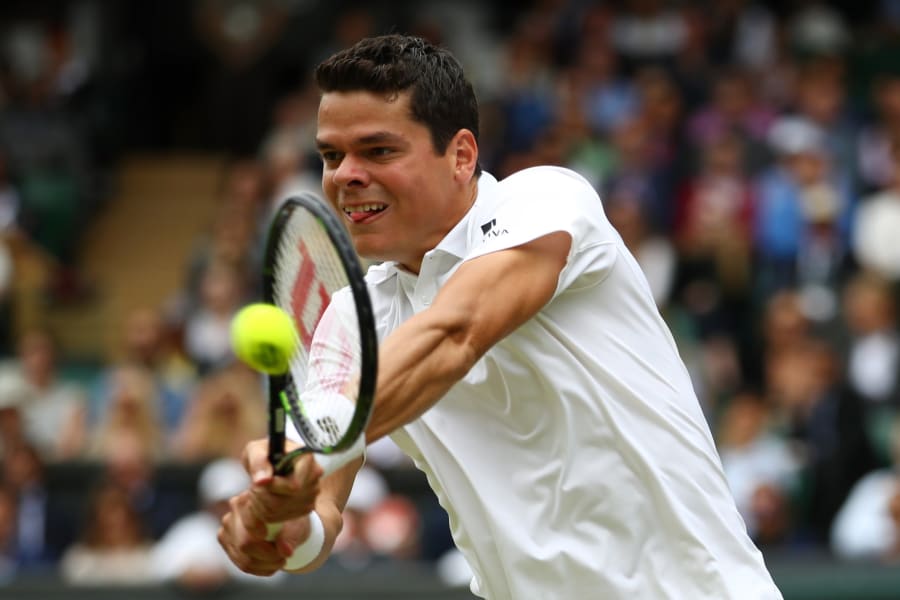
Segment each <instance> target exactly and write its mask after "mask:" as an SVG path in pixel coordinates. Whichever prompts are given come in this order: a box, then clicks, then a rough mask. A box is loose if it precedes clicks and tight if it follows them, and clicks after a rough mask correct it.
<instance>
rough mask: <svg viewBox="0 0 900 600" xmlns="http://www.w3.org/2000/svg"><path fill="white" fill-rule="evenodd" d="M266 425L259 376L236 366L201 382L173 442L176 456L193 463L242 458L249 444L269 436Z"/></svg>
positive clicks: (211, 375)
mask: <svg viewBox="0 0 900 600" xmlns="http://www.w3.org/2000/svg"><path fill="white" fill-rule="evenodd" d="M265 424H266V411H265V402H264V398H263V394H262V386H261V385H260V380H259V376H258V375H257V374H255V373H253V372H251V371H249V370H248V369H246V368H245V367H243V366H241V365H240V364H234V365H232V366H231V367H228V368H226V369H223V370H221V371H218V372H216V373H211V374H210V375H208V376H207V377H206V378H205V379H203V380H202V381H201V382H200V384H199V385H198V387H197V390H196V392H195V393H194V395H193V397H192V398H191V400H190V404H189V406H188V410H187V413H186V414H185V418H184V421H183V422H182V423H181V427H180V428H179V430H178V432H177V434H176V436H175V437H174V439H173V446H172V447H173V453H172V455H173V457H175V458H177V460H180V461H193V462H203V461H209V460H212V459H216V458H224V457H230V458H238V457H240V454H241V451H242V450H243V448H244V445H245V444H246V443H247V442H249V441H250V440H252V439H255V438H258V437H262V436H263V435H265V427H266V425H265Z"/></svg>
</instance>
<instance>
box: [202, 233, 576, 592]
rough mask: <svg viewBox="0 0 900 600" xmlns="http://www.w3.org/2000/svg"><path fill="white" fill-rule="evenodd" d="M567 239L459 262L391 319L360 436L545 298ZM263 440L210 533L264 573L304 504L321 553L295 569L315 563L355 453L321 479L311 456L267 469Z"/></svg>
mask: <svg viewBox="0 0 900 600" xmlns="http://www.w3.org/2000/svg"><path fill="white" fill-rule="evenodd" d="M570 244H571V238H570V237H569V235H568V234H567V233H562V232H559V233H552V234H549V235H546V236H543V237H541V238H538V239H536V240H534V241H532V242H529V243H528V244H525V245H522V246H518V247H516V248H511V249H508V250H502V251H498V252H494V253H492V254H487V255H485V256H482V257H479V258H476V259H472V260H471V261H468V262H466V263H464V264H463V265H462V266H460V268H459V269H458V270H457V271H456V273H454V274H453V276H452V277H450V279H449V280H448V281H447V283H446V284H445V285H444V286H443V287H442V288H441V291H440V292H439V293H438V295H437V297H435V299H434V302H433V303H432V305H431V307H429V308H428V309H427V310H425V311H423V312H421V313H419V314H418V315H416V316H414V317H412V318H411V319H409V320H408V321H406V322H405V323H404V324H403V325H401V326H400V327H398V328H397V329H396V330H395V331H394V332H393V333H392V334H391V335H389V336H388V337H387V339H386V340H385V341H384V343H383V344H382V346H381V349H380V352H379V370H378V382H377V393H376V399H375V409H374V412H373V414H372V420H371V422H370V423H369V427H368V429H367V431H366V439H367V441H368V442H370V443H371V442H374V441H375V440H377V439H379V438H381V437H383V436H385V435H387V434H389V433H391V432H392V431H393V430H395V429H397V428H398V427H401V426H403V425H405V424H407V423H409V422H411V421H413V420H414V419H416V418H417V417H419V416H420V415H421V414H423V413H424V412H425V411H427V410H428V409H429V408H430V407H431V406H433V405H434V404H435V403H436V402H437V401H438V400H439V399H440V398H441V397H442V396H443V395H444V394H445V393H446V392H447V390H449V389H450V387H451V386H453V384H455V383H456V382H457V381H459V380H460V379H462V378H463V377H464V376H465V375H466V373H468V372H469V369H471V368H472V366H473V365H474V364H475V362H476V361H477V360H478V359H479V358H481V356H482V355H484V353H485V352H487V350H488V349H489V348H490V347H491V346H493V345H494V344H495V343H497V342H498V341H500V340H501V339H503V337H505V336H506V335H508V334H509V333H511V332H512V331H514V330H515V329H516V328H518V327H519V326H520V325H522V324H523V323H525V322H526V321H527V320H528V319H530V318H531V317H532V316H534V315H535V314H536V313H537V312H538V311H539V310H540V309H541V308H542V307H543V306H544V305H545V304H546V303H547V302H548V301H549V300H550V298H551V297H552V296H553V292H554V290H555V289H556V285H557V280H558V277H559V273H560V271H561V270H562V268H563V266H564V265H565V261H566V256H567V254H568V251H569V246H570ZM266 448H267V440H259V441H257V442H253V443H251V444H250V446H248V448H247V450H246V451H245V457H244V460H245V465H246V467H247V470H248V472H250V473H251V475H252V476H253V485H252V486H251V488H250V490H248V491H246V492H244V493H242V494H240V495H239V496H236V497H235V498H233V499H232V500H231V512H230V513H229V514H228V515H226V516H225V518H224V519H223V527H222V530H221V531H220V534H219V540H220V542H221V543H222V546H223V547H224V548H225V549H226V551H227V552H228V554H229V556H231V558H232V560H233V561H234V562H235V564H237V565H238V566H239V567H240V568H241V569H242V570H244V571H247V572H248V573H255V574H258V575H267V574H270V573H273V572H275V571H277V570H278V569H280V568H283V566H284V559H285V558H286V557H288V556H290V555H291V552H292V551H293V548H294V547H296V546H297V544H298V543H300V542H302V541H303V540H305V539H306V538H307V537H308V535H309V518H308V516H306V515H307V514H308V513H309V511H310V510H312V509H315V511H316V512H317V513H318V514H319V516H320V517H321V519H322V524H323V526H324V529H325V542H324V546H323V547H322V551H321V552H320V553H319V555H318V556H317V557H316V558H315V559H314V560H313V561H312V562H311V563H309V564H308V565H306V566H305V567H303V568H302V569H299V570H298V571H299V572H306V571H311V570H314V569H316V568H318V567H319V566H321V564H322V563H323V562H325V560H326V558H327V557H328V555H329V554H330V552H331V548H332V546H333V545H334V540H335V538H336V537H337V535H338V533H340V530H341V527H342V524H343V520H342V517H341V512H342V511H343V508H344V505H345V504H346V502H347V497H348V496H349V494H350V489H351V487H352V485H353V479H354V477H355V475H356V472H357V470H358V469H359V467H360V466H361V464H362V460H361V459H358V460H355V461H353V462H351V463H350V464H348V465H346V466H344V467H343V468H341V469H339V470H338V471H336V472H335V473H333V474H332V475H331V476H329V477H325V478H320V477H321V474H322V471H321V468H319V467H318V466H316V465H315V463H314V462H313V458H312V456H311V455H306V456H304V457H302V458H300V459H299V460H298V462H297V464H296V465H295V469H294V473H293V474H292V476H291V477H273V476H272V468H271V465H269V463H268V460H267V452H266ZM266 523H283V524H284V529H283V530H282V532H281V534H280V535H279V537H278V540H277V542H276V543H275V544H271V543H269V542H267V541H265V538H266V526H265V524H266Z"/></svg>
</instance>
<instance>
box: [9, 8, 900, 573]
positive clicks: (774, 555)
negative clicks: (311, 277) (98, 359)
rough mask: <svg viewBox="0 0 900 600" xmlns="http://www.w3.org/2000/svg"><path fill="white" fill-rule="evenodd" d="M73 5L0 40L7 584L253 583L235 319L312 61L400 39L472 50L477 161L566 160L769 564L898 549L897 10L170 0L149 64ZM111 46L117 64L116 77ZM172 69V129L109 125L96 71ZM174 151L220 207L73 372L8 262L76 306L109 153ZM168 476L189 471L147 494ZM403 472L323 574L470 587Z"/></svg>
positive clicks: (298, 124)
mask: <svg viewBox="0 0 900 600" xmlns="http://www.w3.org/2000/svg"><path fill="white" fill-rule="evenodd" d="M13 4H16V3H13ZM51 4H52V3H51ZM63 4H64V5H65V6H66V10H61V9H59V7H57V10H55V11H53V10H51V11H49V13H47V14H43V15H41V16H40V18H37V17H35V16H34V15H30V14H27V11H25V14H24V16H23V14H18V13H17V15H18V16H17V19H12V20H9V21H8V22H7V23H5V24H4V27H3V29H4V31H3V32H2V33H3V38H2V41H3V48H2V49H0V50H2V52H3V63H2V66H0V67H2V70H0V232H2V236H0V237H2V239H3V240H4V244H3V245H0V321H2V325H0V350H2V358H4V359H5V361H4V364H3V365H2V367H0V436H2V437H0V455H2V478H0V582H2V581H4V580H11V579H12V578H14V577H15V576H16V574H18V573H23V572H35V571H38V572H47V571H50V570H52V571H53V572H55V573H58V574H60V575H61V576H62V577H64V578H65V579H66V580H67V581H71V582H83V583H97V582H103V581H106V582H119V583H121V582H130V583H145V582H150V581H169V580H173V579H175V580H178V581H180V582H182V583H184V584H185V585H191V586H199V587H201V588H206V587H209V586H215V585H219V584H221V582H222V581H224V580H228V579H229V578H233V577H237V576H238V575H237V574H236V573H235V572H234V571H233V569H231V568H230V567H229V566H228V565H227V562H226V561H224V559H223V556H222V555H221V553H220V552H219V551H218V550H217V547H216V546H215V544H214V532H215V530H216V528H217V526H216V522H217V517H216V515H217V514H221V510H222V501H223V499H225V498H227V497H228V496H229V495H230V494H231V493H233V492H234V490H236V489H240V488H241V487H242V486H243V485H245V479H244V476H243V475H242V472H241V469H240V468H239V467H237V466H236V464H235V462H234V461H235V459H236V458H237V457H238V456H239V454H240V450H241V448H242V447H243V445H244V444H245V443H246V442H247V441H248V440H250V439H253V438H256V437H260V436H262V435H264V432H265V414H264V410H263V406H264V404H263V401H262V387H261V383H262V382H261V380H260V378H259V377H258V376H257V375H255V374H253V373H252V372H250V371H249V370H248V369H246V368H245V367H243V366H242V365H240V364H239V363H237V362H236V361H235V359H234V357H233V354H232V353H231V350H230V348H229V336H228V328H229V324H230V319H231V317H232V315H233V314H234V313H235V311H236V310H237V309H238V308H239V307H240V306H241V305H243V304H244V303H246V302H248V301H251V300H254V299H256V298H257V297H258V294H259V288H258V285H257V282H258V280H259V262H260V261H259V259H260V252H261V247H262V243H263V238H264V234H265V231H266V226H267V224H268V222H269V218H270V216H271V214H272V211H273V210H274V209H275V208H276V207H277V206H278V204H279V203H280V202H281V201H283V200H284V199H285V198H286V197H288V196H290V195H291V194H292V193H295V192H297V191H300V190H314V191H317V190H319V173H318V171H319V164H318V158H317V155H316V151H315V147H314V144H313V131H314V128H315V111H316V105H317V97H316V92H315V90H314V88H313V87H312V86H311V84H310V81H309V79H310V77H309V67H310V66H311V65H312V64H314V63H315V61H316V60H318V59H320V58H322V57H324V56H325V55H327V54H328V52H330V51H331V50H333V49H336V48H340V47H344V46H346V45H348V44H350V43H352V42H354V41H356V40H357V39H359V38H360V37H363V36H365V35H369V34H376V33H382V32H385V31H394V30H403V31H409V32H413V33H418V34H420V35H422V36H425V37H428V38H429V39H431V40H432V41H435V42H439V43H441V44H443V45H445V46H447V47H449V48H450V49H451V50H452V51H454V53H456V55H457V56H458V57H459V58H460V60H461V61H462V62H463V64H464V66H465V67H466V69H467V71H468V72H469V74H470V77H471V79H472V80H473V83H474V85H475V88H476V92H477V94H478V96H479V100H480V102H481V105H482V109H483V116H482V135H481V140H480V144H481V149H482V157H481V161H482V164H483V166H484V167H485V168H486V169H487V170H488V171H490V172H492V173H494V174H495V175H497V176H498V177H502V176H504V175H506V174H509V173H511V172H513V171H515V170H518V169H521V168H526V167H528V166H531V165H537V164H558V165H563V166H567V167H570V168H572V169H575V170H577V171H578V172H580V173H581V174H582V175H584V176H585V177H586V178H587V179H588V180H589V181H591V182H592V183H593V184H594V185H595V186H596V188H597V189H598V191H599V192H600V195H601V198H602V199H603V204H602V206H600V205H598V206H597V210H598V211H600V210H603V211H605V212H606V214H607V215H608V217H609V218H610V220H611V221H612V222H613V224H614V225H615V226H616V227H617V229H618V231H619V232H620V234H621V235H622V237H623V239H624V240H625V243H626V244H627V245H628V247H629V248H630V249H631V251H632V252H633V253H634V254H635V256H636V257H637V259H638V262H639V263H640V264H641V266H642V267H643V269H644V271H645V273H646V275H647V278H648V281H649V283H650V287H651V289H652V291H653V294H654V296H655V298H656V300H657V303H658V305H659V308H660V310H661V312H662V314H663V315H664V316H665V318H666V319H667V321H668V322H669V324H670V326H671V328H672V330H673V332H674V334H675V337H676V341H677V343H678V345H679V348H680V350H681V353H682V356H683V358H684V359H685V362H686V363H687V365H688V368H689V370H690V372H691V375H692V377H693V380H694V384H695V387H696V390H697V392H698V395H699V398H700V400H701V403H702V405H703V408H704V410H705V413H706V415H707V417H708V420H709V424H710V427H711V429H712V431H713V434H714V437H715V439H716V442H717V444H718V447H719V451H720V454H721V457H722V461H723V464H724V467H725V473H726V476H727V478H728V480H729V483H730V485H731V488H732V490H733V492H734V495H735V498H736V500H737V503H738V507H739V509H740V511H741V513H742V515H743V516H744V519H745V521H746V523H747V527H748V529H749V531H750V533H751V535H752V536H753V538H754V540H755V541H756V542H757V543H758V544H759V546H760V547H761V549H762V550H763V552H764V553H765V554H766V555H767V556H769V557H771V560H776V559H780V558H782V557H792V556H804V555H816V556H829V557H834V558H837V559H839V560H847V561H871V562H876V563H890V562H896V561H900V324H898V310H900V2H897V1H896V0H881V1H874V2H871V3H856V4H854V5H853V6H852V7H851V6H850V3H840V2H821V1H815V0H794V1H791V2H781V3H776V2H756V1H753V0H719V1H717V2H700V1H691V0H620V1H617V2H612V1H610V2H601V1H593V2H592V1H589V0H568V1H566V0H535V1H533V2H531V3H505V2H494V3H487V2H478V1H474V0H473V1H450V0H447V1H439V0H432V1H423V2H418V3H410V4H406V3H394V4H391V3H387V4H386V6H382V4H381V3H362V4H356V3H340V2H338V3H331V4H330V5H331V6H332V9H333V12H332V13H329V17H328V19H327V23H328V24H329V26H328V27H324V26H316V25H315V24H313V25H311V23H313V21H311V16H310V15H311V14H313V13H314V12H315V11H314V8H311V7H315V6H319V4H318V3H316V2H292V1H288V0H281V1H279V0H268V1H266V0H259V1H255V2H253V1H250V0H198V1H196V2H193V3H178V4H181V5H183V6H188V7H190V18H189V19H186V21H187V23H179V25H178V27H179V31H181V32H182V34H183V39H182V41H181V43H180V44H172V45H170V46H167V48H168V52H163V53H162V56H163V57H164V58H162V59H161V58H160V56H161V54H160V52H159V49H158V48H157V49H156V52H155V53H154V52H153V48H152V47H151V46H152V44H150V42H149V41H147V40H146V39H144V38H142V37H141V36H140V35H136V36H135V38H134V39H133V40H132V41H131V43H130V45H129V44H128V43H126V42H124V41H122V39H121V37H123V36H120V37H119V38H116V36H112V35H110V34H108V33H107V34H106V35H105V36H104V35H103V32H104V31H105V30H104V26H105V27H106V28H107V30H108V29H109V28H110V27H111V26H110V24H109V23H110V20H114V19H112V17H111V16H110V15H108V14H107V13H104V12H103V10H101V3H97V2H90V1H83V2H71V3H63ZM126 4H127V3H126ZM162 4H163V5H165V4H166V3H162ZM413 4H415V6H413ZM103 6H105V5H103ZM391 6H393V7H394V8H393V9H392V8H391ZM851 8H852V10H850V9H851ZM107 10H112V11H113V12H115V11H117V10H118V11H124V10H126V9H123V8H121V7H119V8H114V9H110V8H109V7H107ZM160 10H162V9H160ZM170 10H171V9H170ZM392 10H393V11H394V12H392ZM310 11H312V12H310ZM151 12H152V11H151ZM48 14H49V15H50V16H49V17H48V16H47V15H48ZM119 17H120V20H119V21H116V22H117V23H119V24H121V23H122V20H121V14H119ZM323 18H324V17H323ZM158 19H159V17H157V20H158ZM135 20H136V17H134V15H130V16H129V18H127V19H124V21H125V22H127V23H130V24H131V26H132V27H134V22H135ZM150 22H151V23H152V22H153V20H152V19H150ZM145 27H147V28H149V27H150V26H145ZM304 28H305V29H304ZM313 29H314V30H315V33H314V34H313V33H312V30H313ZM126 30H127V29H126ZM128 31H132V32H133V29H132V30H128ZM301 31H305V32H307V33H309V35H308V36H307V37H306V38H304V42H303V44H300V42H298V41H297V39H296V36H297V34H298V32H301ZM168 35H172V34H171V32H169V34H168ZM109 39H114V40H118V41H120V42H121V43H123V44H125V45H124V50H123V52H122V55H123V56H120V57H118V59H119V60H118V62H115V61H114V63H115V65H116V66H115V67H114V68H110V69H108V70H104V69H103V68H101V66H102V65H104V64H107V63H105V62H104V61H103V60H101V56H99V55H100V54H103V52H102V51H103V50H106V51H107V53H108V50H109V48H106V47H104V45H103V44H101V43H99V42H98V40H107V44H109V43H111V42H109V41H108V40H109ZM135 40H137V41H135ZM185 40H187V41H185ZM188 41H189V42H190V43H188ZM140 43H144V44H145V45H146V46H147V47H146V48H142V47H141V46H140ZM136 48H138V49H141V48H142V49H143V52H144V53H143V54H141V52H138V51H137V50H136ZM190 48H195V49H196V48H203V49H204V51H203V52H202V53H199V54H198V53H196V52H195V53H193V54H192V53H191V51H190V50H189V49H190ZM179 49H186V50H185V52H186V55H185V56H186V58H185V59H184V61H185V62H186V63H188V64H191V65H195V66H196V65H201V66H203V67H204V68H205V69H206V70H204V71H202V72H203V73H207V74H209V77H207V78H206V81H207V84H208V85H206V86H205V87H204V88H203V92H204V93H200V92H199V91H198V93H196V94H193V95H191V94H185V93H178V94H173V92H172V89H169V91H168V92H165V93H164V92H162V91H161V92H160V96H159V97H158V102H159V106H158V107H157V108H158V110H157V111H156V112H153V111H151V109H150V107H149V106H148V101H147V99H146V98H145V99H144V101H143V103H138V104H137V105H136V109H135V111H136V112H135V115H137V116H134V121H136V122H135V123H132V124H131V125H128V126H125V125H123V126H122V127H121V128H116V127H114V126H115V125H119V124H122V123H124V122H123V121H121V120H120V119H123V118H124V117H122V116H121V113H120V112H117V111H116V110H115V107H116V106H117V102H121V101H122V96H123V95H124V96H125V97H126V98H128V97H130V96H128V95H127V94H126V93H125V92H124V91H123V90H122V89H121V86H119V87H117V86H116V85H112V84H111V83H110V82H113V83H115V82H119V83H121V82H129V81H132V82H134V81H137V80H138V79H141V80H142V81H143V85H144V87H143V88H142V87H140V86H138V89H143V90H146V89H147V87H146V86H147V85H148V84H147V82H151V83H152V82H155V81H160V80H161V78H163V76H164V75H161V74H160V71H162V72H166V68H171V71H172V75H173V77H174V76H175V75H180V79H178V80H177V81H179V82H182V83H183V82H184V81H185V80H187V79H189V78H190V77H188V76H186V75H185V73H186V72H187V68H186V67H185V66H184V64H181V66H175V65H176V64H177V63H178V60H177V57H175V58H173V57H174V56H175V52H176V51H177V50H179ZM299 49H302V50H303V52H302V56H300V57H298V56H296V53H297V52H299V51H300V50H299ZM125 50H127V51H125ZM200 54H202V55H203V56H204V57H205V58H204V60H203V61H199V60H198V61H194V62H191V58H190V57H191V56H195V57H196V56H198V55H200ZM285 56H293V57H294V58H293V60H286V59H285ZM148 57H150V58H148ZM107 60H109V57H107ZM129 61H131V62H129ZM123 65H124V66H123ZM129 65H130V66H129ZM273 65H274V66H273ZM151 67H152V68H151ZM134 73H137V74H138V75H135V74H134ZM129 74H130V75H129ZM129 77H132V78H133V79H129ZM184 89H192V90H195V91H197V88H196V87H195V88H190V87H187V88H184ZM184 89H181V90H180V91H181V92H184ZM264 92H265V93H264ZM116 94H119V95H118V96H117V95H116ZM172 97H178V98H179V102H180V103H181V105H182V108H181V110H180V111H178V110H175V109H174V108H173V106H172V103H171V101H170V100H169V99H171V98H172ZM154 98H155V97H154ZM192 106H193V107H194V110H195V112H193V113H191V112H190V109H191V107H192ZM197 107H200V108H197ZM148 111H150V112H148ZM125 112H126V113H127V111H125ZM148 115H152V118H149V117H148ZM185 115H187V117H186V116H185ZM137 121H140V122H139V123H138V122H137ZM148 123H149V125H148ZM110 127H113V128H114V129H116V131H115V132H113V131H110V130H109V129H110ZM122 132H125V133H124V134H123V133H122ZM177 147H190V148H194V149H197V148H201V149H207V150H215V151H217V152H220V153H227V154H228V156H229V162H228V167H227V172H226V176H225V177H224V180H223V183H222V186H221V191H220V203H219V206H218V209H217V213H216V215H215V218H214V219H213V222H211V223H209V227H208V228H207V229H206V230H204V231H198V232H197V243H196V251H195V253H194V254H193V255H192V257H191V258H190V260H189V261H188V263H187V264H185V265H184V277H183V281H184V283H183V285H182V287H181V288H180V289H176V290H171V294H170V296H169V298H168V300H167V301H166V302H164V303H163V304H162V305H160V306H148V307H143V308H140V309H137V310H135V311H134V312H133V313H131V314H129V315H128V316H127V318H126V319H125V320H124V322H123V323H121V324H110V326H111V327H112V326H115V327H118V328H119V332H120V337H121V339H122V340H123V348H124V350H123V352H122V353H121V356H120V358H119V360H116V361H114V362H111V363H110V364H103V365H98V366H97V367H96V369H95V372H94V375H93V376H92V377H91V378H90V380H89V381H87V382H85V381H84V378H81V379H79V380H74V379H71V378H67V377H66V370H65V366H66V364H67V361H68V360H69V359H70V358H71V357H66V356H63V355H60V354H59V352H58V346H57V344H56V341H55V339H54V336H53V332H52V331H50V330H45V329H33V330H28V331H14V328H13V327H12V325H11V324H12V322H13V320H12V319H11V318H10V314H11V313H12V312H13V311H14V309H15V307H14V306H11V305H10V301H9V295H8V293H7V292H8V289H9V286H10V280H11V278H12V277H13V275H12V273H13V269H12V267H11V266H9V263H10V262H11V258H10V257H9V256H8V252H7V248H8V247H9V246H12V245H14V244H15V240H17V239H22V238H26V239H29V240H31V241H33V242H34V243H35V244H36V245H38V246H39V247H41V248H43V249H44V251H45V252H47V253H48V254H49V255H51V256H53V257H55V260H56V261H57V262H58V265H59V268H58V270H57V271H56V272H57V273H58V276H57V277H56V278H55V279H54V280H53V281H52V282H51V286H50V288H49V289H48V291H47V293H48V294H49V296H50V298H51V299H52V300H53V301H57V302H71V301H76V302H90V290H89V286H90V284H89V282H84V281H83V280H82V279H81V276H80V274H79V272H78V266H77V256H78V252H77V248H78V242H79V235H80V232H81V231H82V227H83V225H84V224H85V223H87V222H89V221H90V219H91V218H92V217H93V216H94V215H95V214H96V213H97V212H98V211H101V210H103V206H104V203H105V201H106V199H105V196H106V195H107V194H106V190H107V188H108V187H109V178H110V177H111V174H112V173H114V171H115V164H116V160H117V159H118V158H119V157H121V155H122V154H123V153H125V152H127V151H128V150H130V149H134V148H138V149H141V150H146V149H148V148H149V149H155V150H166V149H171V148H177ZM547 210H552V198H548V205H547ZM608 309H609V307H606V308H605V310H608ZM76 463H80V464H89V465H92V468H91V469H90V470H89V471H82V472H85V473H87V472H89V473H91V474H92V479H91V481H90V482H84V481H82V482H80V485H81V486H82V488H83V489H86V490H88V491H89V493H87V494H85V495H83V497H78V498H73V497H72V495H71V494H69V495H66V494H62V495H61V494H55V493H53V490H54V489H55V488H54V486H53V485H51V484H52V477H48V473H53V472H56V473H57V477H58V473H59V470H60V469H59V467H60V465H63V466H66V467H68V466H71V465H73V464H76ZM173 465H175V466H177V465H188V466H194V467H196V471H195V472H194V471H192V473H194V474H195V475H196V477H190V478H187V481H188V482H189V485H187V486H185V485H182V486H180V487H177V486H176V487H174V488H173V487H172V486H166V485H162V484H161V483H160V473H164V472H165V470H166V469H171V468H172V466H173ZM410 468H411V466H410V464H409V463H408V462H407V460H406V459H405V457H403V456H402V455H401V454H400V453H399V451H398V450H397V449H396V447H394V446H393V445H392V444H391V442H390V441H389V440H386V441H384V442H381V443H379V444H376V445H375V446H373V447H372V448H371V449H370V452H369V460H368V465H367V468H366V470H365V471H364V472H363V473H362V474H361V476H360V479H359V484H358V486H357V487H356V488H355V489H354V493H353V496H352V497H351V501H350V504H349V505H348V510H347V514H346V526H345V530H344V532H343V533H342V535H341V538H340V539H339V540H338V544H337V546H336V552H335V557H334V559H333V561H332V562H333V563H335V564H338V565H339V566H340V567H342V568H346V569H360V568H364V567H365V566H367V565H369V564H372V563H373V562H375V561H383V560H404V561H406V560H421V561H426V562H429V563H432V564H434V565H435V566H436V567H437V568H438V569H439V572H440V573H442V576H443V577H445V578H446V579H447V580H448V581H452V582H456V581H461V580H463V579H464V571H465V568H464V566H463V567H462V568H461V567H460V565H459V564H458V562H457V560H458V557H456V556H455V555H454V554H453V551H452V547H451V543H450V540H449V537H448V532H447V527H448V526H447V523H446V516H445V515H444V514H443V513H442V511H441V510H440V508H439V507H437V506H436V505H435V504H434V501H433V499H430V498H429V497H426V496H424V495H419V494H415V493H410V492H409V486H407V487H404V486H402V485H396V484H397V482H398V481H401V482H402V481H406V479H404V476H403V473H404V472H405V471H408V470H409V469H410ZM186 488H187V489H186ZM176 557H177V558H176ZM147 564H151V565H153V567H152V568H147V566H146V565H147Z"/></svg>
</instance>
